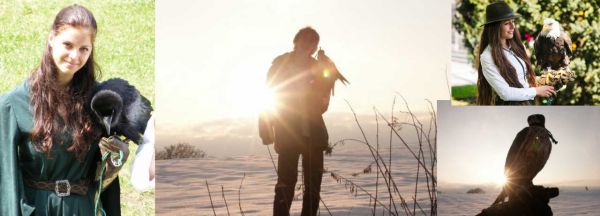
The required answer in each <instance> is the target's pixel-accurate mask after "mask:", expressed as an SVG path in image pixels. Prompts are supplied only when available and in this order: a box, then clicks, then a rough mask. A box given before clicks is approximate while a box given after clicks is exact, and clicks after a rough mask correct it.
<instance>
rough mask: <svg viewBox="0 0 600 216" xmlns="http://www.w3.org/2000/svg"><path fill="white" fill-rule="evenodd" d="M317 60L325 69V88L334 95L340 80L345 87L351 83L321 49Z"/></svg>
mask: <svg viewBox="0 0 600 216" xmlns="http://www.w3.org/2000/svg"><path fill="white" fill-rule="evenodd" d="M317 60H318V61H319V64H320V66H321V68H322V69H323V72H322V74H323V78H325V81H326V82H325V88H326V89H328V90H330V91H331V94H332V95H334V93H335V89H334V87H335V81H337V80H340V81H341V82H342V83H343V84H344V85H346V84H349V83H350V82H349V81H348V80H347V79H346V77H344V76H343V75H342V74H341V73H340V71H339V70H338V69H337V67H336V66H335V64H334V63H333V61H332V60H331V59H330V58H329V57H328V56H327V55H325V51H324V50H322V49H319V52H317Z"/></svg>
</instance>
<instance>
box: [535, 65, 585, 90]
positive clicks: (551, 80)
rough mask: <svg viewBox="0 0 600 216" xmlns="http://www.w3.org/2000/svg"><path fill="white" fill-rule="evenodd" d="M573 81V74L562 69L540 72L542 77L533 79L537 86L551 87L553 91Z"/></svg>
mask: <svg viewBox="0 0 600 216" xmlns="http://www.w3.org/2000/svg"><path fill="white" fill-rule="evenodd" d="M574 80H575V72H573V71H571V70H569V69H568V68H567V69H564V68H560V69H558V70H553V69H547V70H543V71H542V75H540V76H537V77H535V82H536V84H537V85H538V86H542V85H547V86H553V87H554V88H555V89H560V88H561V87H563V86H564V85H566V84H567V83H568V82H571V81H574Z"/></svg>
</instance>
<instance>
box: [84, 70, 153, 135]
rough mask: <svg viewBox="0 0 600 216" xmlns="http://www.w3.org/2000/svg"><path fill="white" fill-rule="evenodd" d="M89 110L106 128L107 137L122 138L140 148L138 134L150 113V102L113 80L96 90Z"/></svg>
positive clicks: (100, 85)
mask: <svg viewBox="0 0 600 216" xmlns="http://www.w3.org/2000/svg"><path fill="white" fill-rule="evenodd" d="M91 109H92V113H93V114H94V116H95V117H96V118H97V119H98V121H99V122H100V123H101V124H102V125H103V126H104V127H105V134H106V135H109V136H110V135H113V134H117V135H123V136H125V137H126V138H127V139H129V140H131V141H133V142H134V143H136V144H140V143H139V142H140V141H141V134H142V133H144V130H145V129H146V124H147V122H148V120H149V119H150V113H151V112H152V106H151V104H150V101H149V100H148V99H146V98H145V97H144V96H142V95H140V92H139V91H138V90H137V89H135V87H133V86H132V85H130V84H129V83H128V82H127V81H125V80H123V79H120V78H112V79H109V80H106V81H104V82H102V83H100V84H98V85H97V86H96V89H95V90H94V95H93V96H92V102H91Z"/></svg>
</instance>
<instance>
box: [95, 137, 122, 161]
mask: <svg viewBox="0 0 600 216" xmlns="http://www.w3.org/2000/svg"><path fill="white" fill-rule="evenodd" d="M98 145H99V147H100V154H101V155H104V153H106V152H107V151H108V152H110V154H111V155H110V156H109V158H110V157H112V154H115V155H119V151H121V152H122V158H121V160H122V161H123V162H125V161H127V157H128V156H129V146H127V143H125V142H123V141H121V140H120V139H119V138H118V137H115V136H110V137H102V139H101V140H100V143H98ZM109 161H110V160H109ZM112 165H116V164H112Z"/></svg>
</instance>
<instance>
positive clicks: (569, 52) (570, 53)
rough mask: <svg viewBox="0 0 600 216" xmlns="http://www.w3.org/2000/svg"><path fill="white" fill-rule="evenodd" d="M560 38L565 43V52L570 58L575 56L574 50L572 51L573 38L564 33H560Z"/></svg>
mask: <svg viewBox="0 0 600 216" xmlns="http://www.w3.org/2000/svg"><path fill="white" fill-rule="evenodd" d="M560 37H561V38H562V39H563V41H564V46H565V50H566V51H567V55H568V56H573V50H571V38H570V37H569V35H567V34H566V33H565V32H564V31H561V32H560Z"/></svg>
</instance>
